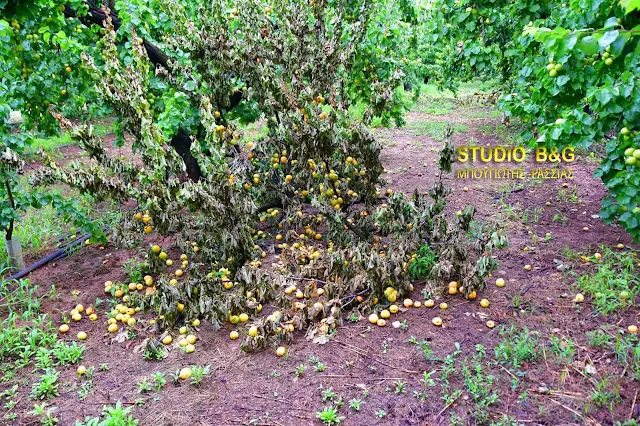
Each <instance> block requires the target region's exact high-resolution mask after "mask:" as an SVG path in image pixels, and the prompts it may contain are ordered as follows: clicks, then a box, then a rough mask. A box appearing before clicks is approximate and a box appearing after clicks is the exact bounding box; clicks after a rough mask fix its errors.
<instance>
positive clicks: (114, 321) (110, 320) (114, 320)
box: [107, 318, 118, 324]
mask: <svg viewBox="0 0 640 426" xmlns="http://www.w3.org/2000/svg"><path fill="white" fill-rule="evenodd" d="M117 322H118V320H117V319H115V318H109V320H108V321H107V323H109V324H116V323H117Z"/></svg>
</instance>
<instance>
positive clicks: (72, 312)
mask: <svg viewBox="0 0 640 426" xmlns="http://www.w3.org/2000/svg"><path fill="white" fill-rule="evenodd" d="M77 313H78V311H76V309H75V308H74V309H72V310H71V312H69V315H71V316H74V315H75V314H77Z"/></svg>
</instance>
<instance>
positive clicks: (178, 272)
mask: <svg viewBox="0 0 640 426" xmlns="http://www.w3.org/2000/svg"><path fill="white" fill-rule="evenodd" d="M183 275H184V271H183V270H182V269H177V270H176V277H181V276H183Z"/></svg>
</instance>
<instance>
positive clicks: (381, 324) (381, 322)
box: [376, 318, 387, 327]
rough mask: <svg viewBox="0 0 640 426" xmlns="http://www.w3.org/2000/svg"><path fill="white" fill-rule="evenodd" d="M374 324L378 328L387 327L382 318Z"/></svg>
mask: <svg viewBox="0 0 640 426" xmlns="http://www.w3.org/2000/svg"><path fill="white" fill-rule="evenodd" d="M376 324H377V325H378V327H384V326H385V325H387V322H386V321H385V320H383V319H382V318H380V319H379V320H378V321H377V322H376Z"/></svg>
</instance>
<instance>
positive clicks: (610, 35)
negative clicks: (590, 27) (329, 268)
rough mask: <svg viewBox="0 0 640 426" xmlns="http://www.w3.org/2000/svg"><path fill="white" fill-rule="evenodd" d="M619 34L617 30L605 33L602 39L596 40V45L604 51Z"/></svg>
mask: <svg viewBox="0 0 640 426" xmlns="http://www.w3.org/2000/svg"><path fill="white" fill-rule="evenodd" d="M619 34H620V32H619V31H618V30H613V31H607V32H606V33H604V35H603V36H602V37H600V40H598V44H599V45H600V47H602V48H603V49H606V48H607V47H609V45H610V44H611V43H613V42H614V41H615V40H616V39H617V38H618V35H619Z"/></svg>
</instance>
